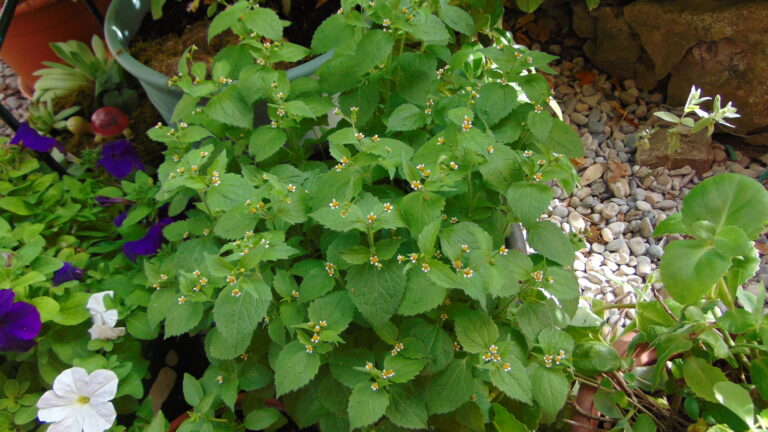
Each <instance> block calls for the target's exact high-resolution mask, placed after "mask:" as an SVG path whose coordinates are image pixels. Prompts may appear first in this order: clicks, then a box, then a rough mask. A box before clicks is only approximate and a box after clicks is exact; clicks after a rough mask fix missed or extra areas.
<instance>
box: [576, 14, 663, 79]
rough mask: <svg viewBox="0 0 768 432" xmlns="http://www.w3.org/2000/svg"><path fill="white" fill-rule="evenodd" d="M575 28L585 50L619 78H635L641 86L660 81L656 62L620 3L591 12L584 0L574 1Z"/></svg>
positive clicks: (596, 61)
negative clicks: (655, 68)
mask: <svg viewBox="0 0 768 432" xmlns="http://www.w3.org/2000/svg"><path fill="white" fill-rule="evenodd" d="M571 5H572V8H573V29H574V31H575V32H576V34H578V35H579V36H581V37H583V38H586V39H587V42H586V43H585V44H584V53H585V54H586V55H587V57H589V59H590V60H591V61H592V63H593V64H594V65H595V66H597V67H599V68H600V69H602V70H605V71H608V72H610V73H611V74H612V75H615V76H617V77H618V78H620V79H634V80H635V81H636V82H637V83H638V85H639V86H640V87H641V88H648V89H650V88H653V87H655V86H656V84H657V83H658V80H657V79H656V76H655V74H654V73H653V62H652V61H651V59H650V57H649V56H648V54H647V53H645V52H644V51H643V47H642V45H641V41H640V39H639V38H638V37H637V35H636V34H635V33H634V32H633V31H632V29H631V28H630V26H629V24H627V22H626V20H625V19H624V11H623V8H622V7H621V6H612V5H603V6H601V7H598V8H596V9H593V10H592V11H588V10H587V6H586V5H585V2H580V1H576V2H572V3H571Z"/></svg>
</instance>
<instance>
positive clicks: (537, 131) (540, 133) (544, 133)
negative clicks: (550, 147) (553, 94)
mask: <svg viewBox="0 0 768 432" xmlns="http://www.w3.org/2000/svg"><path fill="white" fill-rule="evenodd" d="M552 123H553V120H552V116H550V115H549V113H548V112H546V111H542V112H536V111H531V112H530V113H529V114H528V122H527V124H528V129H530V131H531V133H532V134H533V137H534V138H536V140H537V141H538V142H541V143H544V142H547V137H548V136H549V131H550V130H552Z"/></svg>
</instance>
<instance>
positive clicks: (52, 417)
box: [37, 367, 118, 432]
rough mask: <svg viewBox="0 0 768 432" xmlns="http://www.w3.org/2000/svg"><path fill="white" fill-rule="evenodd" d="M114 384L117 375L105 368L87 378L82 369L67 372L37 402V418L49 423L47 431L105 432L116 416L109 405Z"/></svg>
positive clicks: (113, 395)
mask: <svg viewBox="0 0 768 432" xmlns="http://www.w3.org/2000/svg"><path fill="white" fill-rule="evenodd" d="M117 382H118V379H117V375H116V374H115V373H114V372H112V371H111V370H108V369H98V370H96V371H94V372H93V373H92V374H90V375H88V372H86V370H85V369H83V368H79V367H75V368H70V369H67V370H65V371H63V372H62V373H60V374H59V376H57V377H56V379H55V380H54V381H53V390H48V391H47V392H45V394H43V396H42V397H41V398H40V400H39V401H38V402H37V409H38V412H37V418H39V419H40V421H43V422H46V423H51V425H50V426H49V427H48V432H102V431H105V430H107V429H109V428H110V427H111V426H112V423H114V422H115V417H116V416H117V413H116V412H115V407H114V406H113V405H112V402H111V400H112V399H113V398H114V397H115V394H116V393H117Z"/></svg>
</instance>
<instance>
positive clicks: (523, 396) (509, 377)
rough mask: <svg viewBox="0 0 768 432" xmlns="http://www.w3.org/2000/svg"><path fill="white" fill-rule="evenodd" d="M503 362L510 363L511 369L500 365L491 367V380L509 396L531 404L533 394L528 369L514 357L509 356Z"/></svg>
mask: <svg viewBox="0 0 768 432" xmlns="http://www.w3.org/2000/svg"><path fill="white" fill-rule="evenodd" d="M502 362H505V363H509V365H510V368H511V369H510V370H509V371H505V370H504V369H503V368H500V367H496V368H493V369H491V373H490V376H491V382H492V383H493V385H495V386H496V387H498V388H499V389H500V390H501V391H503V392H504V394H505V395H507V396H508V397H510V398H512V399H515V400H519V401H520V402H523V403H526V404H530V403H531V397H532V394H531V382H530V380H529V379H528V371H526V370H525V367H523V365H522V363H520V361H518V360H517V359H516V358H514V357H509V356H507V357H505V358H504V359H503V360H502Z"/></svg>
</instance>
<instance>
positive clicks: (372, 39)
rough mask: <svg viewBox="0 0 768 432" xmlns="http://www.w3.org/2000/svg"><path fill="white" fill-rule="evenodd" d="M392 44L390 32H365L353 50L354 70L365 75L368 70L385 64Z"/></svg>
mask: <svg viewBox="0 0 768 432" xmlns="http://www.w3.org/2000/svg"><path fill="white" fill-rule="evenodd" d="M394 43H395V40H394V38H393V37H392V33H391V32H385V31H384V30H368V31H366V32H365V33H364V34H363V37H362V38H361V39H360V42H358V44H357V47H356V48H355V59H356V64H355V68H356V69H357V70H358V72H359V73H366V72H368V70H369V69H372V68H374V67H377V66H379V65H380V64H383V63H385V62H386V61H387V58H389V54H390V53H391V52H392V46H393V45H394Z"/></svg>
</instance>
